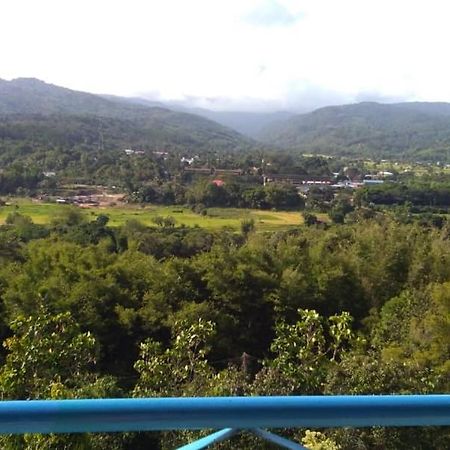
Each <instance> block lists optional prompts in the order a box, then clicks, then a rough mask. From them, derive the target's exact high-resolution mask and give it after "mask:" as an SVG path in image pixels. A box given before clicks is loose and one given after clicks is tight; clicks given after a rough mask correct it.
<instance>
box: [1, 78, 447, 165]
mask: <svg viewBox="0 0 450 450" xmlns="http://www.w3.org/2000/svg"><path fill="white" fill-rule="evenodd" d="M35 116H36V117H35ZM37 116H39V119H37ZM75 116H76V117H77V119H76V120H74V119H73V117H75ZM81 116H82V117H90V118H91V119H92V118H93V117H95V118H96V119H97V121H92V124H91V128H92V127H93V128H92V130H89V133H91V134H95V132H96V131H95V130H97V128H98V123H99V122H98V121H99V120H100V119H103V122H102V123H107V126H105V129H108V132H109V133H110V136H116V139H115V140H116V141H118V140H120V145H125V143H126V142H129V145H130V146H132V145H141V144H142V143H143V142H146V143H147V144H148V146H151V147H163V148H179V149H181V148H183V149H187V150H192V151H195V150H203V149H208V150H214V149H217V150H227V151H241V150H245V149H254V148H257V147H259V148H261V147H262V148H266V149H269V148H271V149H287V150H290V151H295V152H301V153H316V154H326V155H344V156H351V157H386V158H407V159H420V160H431V161H438V160H439V161H449V160H450V104H449V103H427V102H409V103H408V102H405V103H396V104H381V103H375V102H363V103H357V104H351V105H343V106H329V107H325V108H320V109H318V110H315V111H312V112H309V113H304V114H294V113H292V112H273V113H261V112H232V111H211V110H207V109H201V108H189V106H187V105H185V104H180V103H174V102H172V103H162V102H155V101H151V100H147V99H142V98H126V97H116V96H108V95H103V96H102V95H94V94H88V93H85V92H78V91H73V90H70V89H66V88H62V87H59V86H54V85H51V84H47V83H45V82H43V81H40V80H36V79H32V78H18V79H15V80H12V81H4V80H0V117H1V119H0V120H2V121H3V122H4V121H5V120H6V118H7V120H8V126H3V130H7V129H10V128H11V127H13V125H14V120H15V119H14V118H18V120H20V122H21V124H22V125H23V124H24V117H26V120H25V122H26V123H27V124H28V125H29V124H30V123H31V122H33V121H34V123H35V126H38V125H39V124H40V126H44V128H45V129H46V132H47V134H48V133H49V130H50V129H51V126H52V123H53V124H56V123H57V124H59V126H61V129H67V126H66V125H67V124H66V125H63V124H62V122H64V120H66V119H67V118H69V117H70V118H71V119H70V120H71V127H75V126H76V125H75V124H76V122H77V121H79V120H81V119H80V117H81ZM33 117H34V118H33ZM19 118H20V119H19ZM55 118H57V120H56V119H55ZM65 118H66V119H65ZM67 120H69V119H67ZM82 122H83V124H85V126H86V123H89V120H87V121H86V120H84V119H83V120H82ZM22 125H21V126H22ZM69 128H70V127H69ZM94 128H95V130H94ZM34 132H35V134H36V133H38V131H37V130H35V131H34ZM119 136H122V139H119ZM134 138H135V139H134ZM133 139H134V141H133ZM110 142H111V143H112V145H113V144H114V139H110Z"/></svg>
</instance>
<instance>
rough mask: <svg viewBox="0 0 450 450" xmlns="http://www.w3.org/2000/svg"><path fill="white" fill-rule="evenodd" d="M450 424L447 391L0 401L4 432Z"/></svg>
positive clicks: (0, 417) (1, 426)
mask: <svg viewBox="0 0 450 450" xmlns="http://www.w3.org/2000/svg"><path fill="white" fill-rule="evenodd" d="M431 425H450V395H388V396H383V395H381V396H360V395H355V396H305V397H205V398H150V399H104V400H36V401H3V402H0V433H16V434H22V433H32V432H35V433H67V432H70V433H73V432H96V431H106V432H107V431H148V430H175V429H205V428H213V429H222V428H237V429H249V428H284V427H320V428H325V427H344V426H346V427H347V426H349V427H368V426H388V427H390V426H431Z"/></svg>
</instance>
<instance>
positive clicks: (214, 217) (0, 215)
mask: <svg viewBox="0 0 450 450" xmlns="http://www.w3.org/2000/svg"><path fill="white" fill-rule="evenodd" d="M8 203H10V204H8V205H7V206H2V207H0V224H1V223H4V222H5V219H6V217H7V216H8V214H10V213H11V212H14V211H16V212H19V213H21V214H23V215H26V216H30V217H31V218H32V219H33V222H35V223H41V224H45V223H49V222H50V221H51V220H52V218H53V217H55V216H57V215H58V214H60V213H61V212H62V211H64V209H66V208H70V207H71V206H68V205H58V204H55V203H39V202H36V201H32V200H29V199H19V200H18V199H13V200H10V201H9V202H8ZM80 210H81V211H82V212H83V213H84V214H86V215H87V216H88V217H89V218H90V219H92V220H94V219H95V218H96V217H97V216H98V215H99V214H106V215H107V216H109V218H110V224H111V225H112V226H120V225H123V224H124V223H125V222H127V221H128V220H130V219H135V220H138V221H139V222H141V223H143V224H146V225H154V223H153V222H152V218H154V217H155V216H161V217H167V216H171V217H173V218H174V219H175V220H176V226H180V225H186V226H191V227H192V226H196V225H198V226H200V227H204V228H207V229H210V230H217V229H220V228H222V227H230V228H233V229H236V230H238V229H239V227H240V223H241V221H242V220H245V219H253V220H254V221H255V226H256V229H257V230H258V231H273V230H283V229H289V228H292V227H296V226H298V225H301V224H302V222H303V220H302V216H301V213H300V212H297V211H260V210H254V209H238V208H209V209H208V210H207V211H208V213H207V215H206V216H203V215H199V214H196V213H194V212H192V211H191V210H190V209H189V208H184V207H180V206H176V205H175V206H156V205H147V206H145V207H141V206H138V205H122V206H113V207H105V208H103V207H96V208H89V209H80ZM319 217H320V219H321V220H326V215H320V214H319Z"/></svg>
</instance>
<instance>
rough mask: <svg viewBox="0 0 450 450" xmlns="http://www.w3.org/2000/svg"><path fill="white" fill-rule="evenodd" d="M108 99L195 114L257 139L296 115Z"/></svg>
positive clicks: (141, 100)
mask: <svg viewBox="0 0 450 450" xmlns="http://www.w3.org/2000/svg"><path fill="white" fill-rule="evenodd" d="M103 97H104V98H106V99H112V100H115V101H121V102H126V103H128V104H130V103H134V104H137V105H145V106H150V107H160V108H168V109H171V110H173V111H179V112H185V113H188V114H195V115H197V116H201V117H205V118H207V119H209V120H213V121H214V122H217V123H219V124H221V125H223V126H225V127H228V128H232V129H233V130H235V131H237V132H238V133H241V134H243V135H245V136H249V137H251V138H257V137H258V136H259V135H260V133H261V132H262V130H263V129H264V128H266V127H267V126H269V125H270V124H273V123H275V122H279V121H284V120H287V119H289V118H291V117H293V116H294V115H295V114H294V113H292V112H289V111H276V112H251V111H213V110H211V109H205V108H197V107H193V106H189V104H188V103H186V102H158V101H154V100H148V99H145V98H140V97H129V98H127V97H115V96H110V95H106V96H103Z"/></svg>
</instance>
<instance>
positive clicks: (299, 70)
mask: <svg viewBox="0 0 450 450" xmlns="http://www.w3.org/2000/svg"><path fill="white" fill-rule="evenodd" d="M449 20H450V1H448V0H425V1H422V0H126V1H123V0H1V1H0V78H3V79H12V78H16V77H36V78H40V79H42V80H45V81H47V82H50V83H54V84H58V85H62V86H65V87H70V88H72V89H78V90H84V91H89V92H94V93H109V94H117V95H126V96H133V95H141V96H142V95H146V96H147V97H151V98H159V99H161V100H186V99H187V100H189V101H191V102H192V103H195V104H196V105H197V106H204V107H210V108H214V109H244V110H251V109H260V110H264V109H267V110H272V109H277V110H280V109H294V110H303V109H309V108H312V107H317V106H323V105H327V104H339V103H349V102H355V101H361V100H377V101H399V100H426V101H450V62H449V61H450V59H449V53H450V51H449V47H450V26H449Z"/></svg>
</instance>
